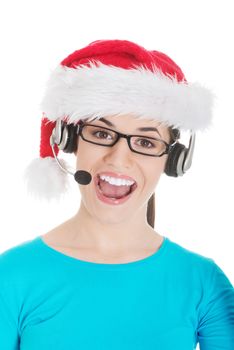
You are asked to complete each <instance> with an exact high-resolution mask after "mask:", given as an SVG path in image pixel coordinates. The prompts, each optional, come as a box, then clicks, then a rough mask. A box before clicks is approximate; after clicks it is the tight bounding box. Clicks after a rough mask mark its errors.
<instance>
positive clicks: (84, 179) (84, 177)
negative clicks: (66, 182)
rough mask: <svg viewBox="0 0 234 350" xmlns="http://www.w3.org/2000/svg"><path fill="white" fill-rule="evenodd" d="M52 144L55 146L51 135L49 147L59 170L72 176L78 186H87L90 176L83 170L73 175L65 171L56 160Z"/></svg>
mask: <svg viewBox="0 0 234 350" xmlns="http://www.w3.org/2000/svg"><path fill="white" fill-rule="evenodd" d="M54 144H55V141H54V138H53V134H52V135H51V137H50V145H51V148H52V151H53V154H54V158H55V160H56V162H57V164H58V166H59V167H60V168H61V170H63V171H64V172H65V173H68V174H70V175H73V176H74V179H75V180H76V182H78V184H80V185H88V184H89V183H90V182H91V180H92V175H91V174H90V173H89V172H88V171H85V170H77V171H76V172H75V173H73V172H71V171H70V170H68V169H66V168H65V167H64V166H63V164H62V163H61V162H60V160H59V159H58V158H57V155H56V153H55V150H54Z"/></svg>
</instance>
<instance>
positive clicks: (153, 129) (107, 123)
mask: <svg viewBox="0 0 234 350" xmlns="http://www.w3.org/2000/svg"><path fill="white" fill-rule="evenodd" d="M98 120H100V121H102V122H104V123H106V125H108V126H113V127H114V128H116V126H115V125H114V124H113V123H111V122H110V121H109V120H107V119H105V118H99V119H98ZM136 130H137V131H156V132H157V133H158V134H159V135H160V136H161V137H162V135H161V134H160V132H159V131H158V129H157V128H153V127H148V126H147V127H141V128H137V129H136Z"/></svg>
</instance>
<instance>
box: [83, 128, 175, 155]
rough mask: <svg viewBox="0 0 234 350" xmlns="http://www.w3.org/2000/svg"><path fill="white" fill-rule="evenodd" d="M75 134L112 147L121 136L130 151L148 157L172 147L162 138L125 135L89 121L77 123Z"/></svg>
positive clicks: (162, 153)
mask: <svg viewBox="0 0 234 350" xmlns="http://www.w3.org/2000/svg"><path fill="white" fill-rule="evenodd" d="M77 134H78V135H80V136H81V137H82V139H83V140H84V141H86V142H90V143H93V144H95V145H99V146H104V147H112V146H114V145H115V144H116V143H117V142H118V140H119V139H120V138H121V137H123V138H125V139H126V140H127V143H128V146H129V148H130V150H131V151H132V152H135V153H139V154H143V155H145V156H150V157H161V156H163V155H164V154H167V153H169V152H170V150H171V149H172V147H173V145H174V144H175V143H176V142H177V141H175V142H173V143H171V144H169V143H167V142H166V141H164V140H161V139H158V138H154V137H148V136H144V135H127V134H122V133H121V132H118V131H115V130H112V129H109V128H106V127H103V126H99V125H93V124H89V123H84V122H80V123H79V124H78V129H77Z"/></svg>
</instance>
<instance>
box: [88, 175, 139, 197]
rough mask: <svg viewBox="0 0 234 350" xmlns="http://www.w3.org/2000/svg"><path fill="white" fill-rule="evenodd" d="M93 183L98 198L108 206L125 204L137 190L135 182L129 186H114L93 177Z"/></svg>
mask: <svg viewBox="0 0 234 350" xmlns="http://www.w3.org/2000/svg"><path fill="white" fill-rule="evenodd" d="M94 182H95V189H96V193H97V196H98V198H99V199H100V200H102V201H103V202H105V203H109V204H121V203H123V202H125V201H126V200H127V199H128V198H129V197H130V196H131V195H132V193H133V192H134V191H135V189H136V188H137V183H136V182H134V183H133V184H132V185H131V186H126V185H120V186H116V185H113V184H109V183H108V182H106V181H103V180H101V178H100V176H99V175H96V176H95V181H94ZM101 182H102V183H101Z"/></svg>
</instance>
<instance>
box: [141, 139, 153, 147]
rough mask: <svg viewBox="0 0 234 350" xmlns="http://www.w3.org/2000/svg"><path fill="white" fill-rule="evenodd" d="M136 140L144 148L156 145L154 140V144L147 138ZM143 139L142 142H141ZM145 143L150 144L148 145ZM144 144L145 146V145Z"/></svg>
mask: <svg viewBox="0 0 234 350" xmlns="http://www.w3.org/2000/svg"><path fill="white" fill-rule="evenodd" d="M137 141H140V144H138V145H139V146H142V147H144V148H155V146H156V142H155V144H154V143H153V142H151V141H149V140H147V139H138V140H137ZM142 141H143V142H142ZM147 145H151V146H150V147H149V146H147ZM145 146H146V147H145Z"/></svg>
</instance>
